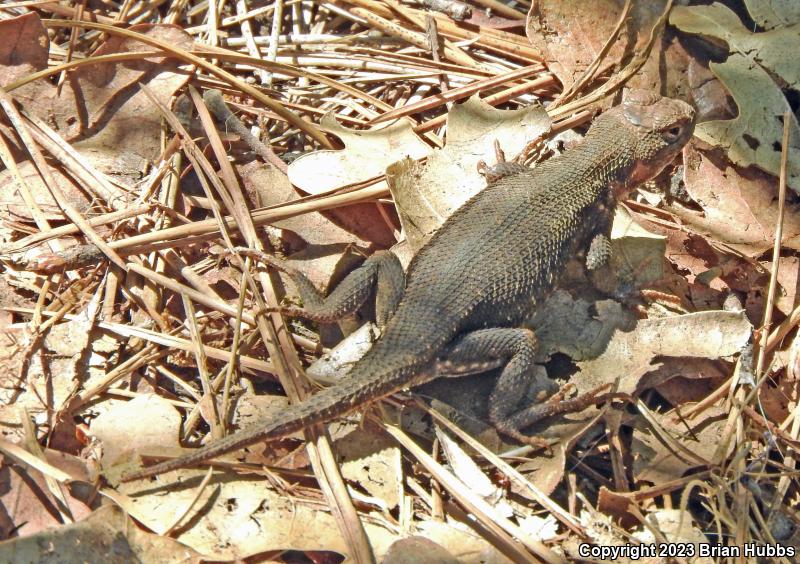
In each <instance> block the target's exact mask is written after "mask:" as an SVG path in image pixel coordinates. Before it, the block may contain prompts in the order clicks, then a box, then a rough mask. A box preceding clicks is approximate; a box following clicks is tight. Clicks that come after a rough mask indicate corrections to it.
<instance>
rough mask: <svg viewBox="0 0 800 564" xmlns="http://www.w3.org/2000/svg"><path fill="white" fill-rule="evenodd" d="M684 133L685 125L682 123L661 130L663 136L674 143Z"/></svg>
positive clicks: (668, 141) (665, 139)
mask: <svg viewBox="0 0 800 564" xmlns="http://www.w3.org/2000/svg"><path fill="white" fill-rule="evenodd" d="M681 133H683V127H682V126H680V125H673V126H672V127H669V128H667V129H664V130H662V131H661V138H662V139H663V140H664V141H666V142H667V143H674V142H675V141H677V140H678V138H679V137H680V136H681Z"/></svg>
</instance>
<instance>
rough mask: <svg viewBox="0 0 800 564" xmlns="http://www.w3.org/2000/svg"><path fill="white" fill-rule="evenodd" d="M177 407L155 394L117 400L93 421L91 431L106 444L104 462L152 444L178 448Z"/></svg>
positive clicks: (139, 451) (111, 462) (178, 424)
mask: <svg viewBox="0 0 800 564" xmlns="http://www.w3.org/2000/svg"><path fill="white" fill-rule="evenodd" d="M180 426H181V418H180V414H179V413H178V410H177V409H175V406H173V405H172V404H171V403H169V402H168V401H167V400H165V399H164V398H162V397H160V396H157V395H155V394H145V395H141V396H138V397H136V398H134V399H132V400H131V401H128V402H124V403H122V402H120V403H117V404H116V406H115V408H114V409H109V410H108V411H105V412H104V413H102V414H100V415H99V416H98V417H97V418H96V419H95V420H94V421H92V425H91V431H92V434H94V435H95V436H96V437H97V438H98V439H99V440H100V442H101V443H102V445H103V464H104V465H105V466H109V465H111V464H115V463H117V462H119V461H120V459H122V458H124V457H127V456H130V455H131V453H141V452H142V451H143V450H144V449H147V448H151V447H164V448H169V447H178V446H180V444H179V442H178V432H179V430H180Z"/></svg>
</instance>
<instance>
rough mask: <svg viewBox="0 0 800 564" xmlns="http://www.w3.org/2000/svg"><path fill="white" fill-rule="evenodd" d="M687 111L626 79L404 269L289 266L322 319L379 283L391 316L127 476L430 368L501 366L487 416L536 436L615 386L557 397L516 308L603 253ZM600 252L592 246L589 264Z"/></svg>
mask: <svg viewBox="0 0 800 564" xmlns="http://www.w3.org/2000/svg"><path fill="white" fill-rule="evenodd" d="M694 124H695V112H694V109H693V108H692V106H690V105H689V104H687V103H685V102H683V101H680V100H676V99H672V98H667V97H662V96H660V95H658V94H656V93H652V92H648V91H640V90H631V91H628V92H627V94H626V96H625V97H624V98H623V102H622V104H620V105H618V106H616V107H613V108H611V109H609V110H607V111H606V112H604V113H603V114H601V115H600V116H599V117H597V118H596V119H595V121H594V123H593V124H592V126H591V127H590V128H589V131H588V132H587V134H586V136H585V138H584V139H583V141H582V142H581V143H580V144H579V145H577V146H575V147H572V148H570V149H568V150H567V151H565V152H564V153H563V154H561V155H559V156H557V157H554V158H551V159H549V160H548V161H546V162H544V163H541V164H539V165H538V166H536V167H535V168H532V169H531V168H527V167H522V166H521V165H520V166H512V167H505V169H506V170H505V171H504V172H503V173H501V174H500V175H498V177H497V178H495V179H493V180H491V181H489V182H488V183H487V186H486V187H485V188H484V189H483V190H482V191H480V192H478V193H477V194H476V195H475V196H473V197H472V198H471V199H469V200H468V201H467V202H466V203H465V204H463V205H462V206H461V207H460V208H458V209H457V210H456V211H455V212H454V213H453V214H452V215H451V216H450V217H449V218H448V219H447V220H446V221H445V222H444V223H443V224H442V226H441V227H440V228H439V230H438V231H437V232H436V233H435V234H434V235H433V236H432V237H431V238H430V239H429V240H428V242H427V243H426V244H425V245H423V247H422V248H421V249H420V250H419V251H418V252H417V254H416V255H415V256H414V258H413V259H412V260H411V262H410V264H409V267H408V270H407V273H406V274H405V276H404V274H403V269H402V267H401V266H400V263H399V260H398V259H397V257H396V256H395V255H393V254H392V253H390V252H381V253H376V254H374V255H373V256H371V257H370V258H369V259H367V260H366V261H365V263H364V264H363V265H362V266H361V267H359V268H358V269H356V270H355V271H354V272H353V273H351V275H350V276H348V277H346V278H345V279H344V280H343V281H342V282H341V283H340V284H339V285H338V286H337V287H336V288H335V289H334V290H333V291H332V292H331V295H330V296H328V297H327V299H324V298H322V296H321V295H319V294H318V293H317V292H316V289H315V288H314V287H313V285H312V284H311V283H310V282H308V281H307V280H306V281H305V282H303V277H302V276H298V273H296V272H290V274H292V275H293V278H294V279H295V280H296V281H298V283H299V284H298V287H299V289H300V291H301V292H300V293H301V295H304V297H305V296H307V297H308V299H306V302H305V304H306V309H305V310H303V311H295V312H294V313H301V314H304V315H306V316H307V317H310V318H312V319H318V320H322V321H325V320H331V319H334V318H336V317H337V316H339V317H341V316H342V315H343V314H344V313H345V312H346V311H352V310H354V309H355V308H357V307H358V306H359V305H360V304H362V303H363V302H365V301H366V300H367V299H368V297H369V293H370V287H371V286H375V285H377V294H378V299H377V305H376V310H379V311H378V312H377V317H378V318H379V321H380V322H382V323H384V324H385V326H384V327H383V331H382V333H381V335H380V337H379V338H378V339H377V340H376V342H375V343H374V344H373V345H372V347H371V348H370V350H369V351H368V352H367V353H366V354H365V355H364V356H363V357H362V358H361V359H360V360H359V361H357V362H356V363H354V364H353V366H352V367H351V369H350V370H349V371H348V372H347V374H345V375H344V376H343V377H342V379H341V380H340V381H339V382H338V383H337V384H335V385H334V386H331V387H328V388H324V389H322V390H321V391H319V392H317V393H315V394H313V395H312V396H310V397H309V398H308V399H306V400H305V401H303V402H300V403H297V404H294V405H290V406H289V407H288V408H287V409H286V410H284V411H283V412H282V413H281V414H279V415H276V416H275V417H274V418H272V419H271V420H268V421H266V422H264V423H262V424H259V425H257V426H254V427H250V428H245V429H243V430H239V431H237V432H235V433H233V434H231V435H229V436H227V437H224V438H222V439H219V440H216V441H213V442H211V443H210V444H208V445H206V446H203V447H201V448H199V449H197V450H196V451H194V452H192V453H189V454H186V455H184V456H180V457H178V458H175V459H172V460H167V461H164V462H161V463H158V464H155V465H153V466H149V467H145V468H143V469H140V470H138V471H134V472H131V473H129V474H127V475H125V476H123V481H131V480H135V479H141V478H145V477H149V476H153V475H156V474H160V473H163V472H166V471H170V470H174V469H177V468H182V467H185V466H189V465H195V464H197V463H200V462H203V461H206V460H209V459H211V458H214V457H217V456H219V455H222V454H225V453H228V452H231V451H234V450H237V449H239V448H242V447H244V446H247V445H250V444H253V443H256V442H259V441H269V440H274V439H278V438H281V437H284V436H286V435H289V434H291V433H294V432H297V431H299V430H302V429H304V428H306V427H308V426H310V425H314V424H318V423H324V422H326V421H329V420H331V419H334V418H336V417H339V416H342V415H344V414H346V413H349V412H351V411H353V410H355V409H357V408H358V407H360V406H362V405H363V404H365V403H367V402H370V401H373V400H377V399H380V398H382V397H386V396H388V395H390V394H392V393H394V392H397V391H400V390H402V389H405V388H408V387H413V386H416V385H419V384H422V383H424V382H428V381H430V380H433V379H435V378H438V377H442V376H458V375H463V374H467V373H470V374H472V373H475V372H477V371H483V370H485V369H489V368H496V367H500V368H501V371H500V376H499V377H498V380H497V383H496V384H495V387H494V390H493V391H492V393H491V396H490V398H489V405H490V407H489V419H490V421H491V423H492V424H493V425H494V426H495V427H496V428H497V429H498V431H500V432H502V433H504V434H506V435H508V436H511V437H513V438H515V439H517V440H520V441H524V442H528V443H530V444H536V445H538V446H541V445H540V443H538V442H537V441H536V439H537V438H536V437H528V436H527V435H525V434H524V433H523V432H522V430H523V429H525V428H526V427H528V426H530V425H532V424H533V423H536V422H538V421H540V420H542V419H544V418H547V417H551V416H554V415H558V414H563V413H567V412H574V411H578V410H582V409H585V408H586V407H589V406H590V405H595V404H599V403H602V402H604V401H607V400H608V399H610V396H613V394H603V395H597V394H596V392H597V391H598V390H595V391H593V392H590V393H588V394H586V395H584V396H580V397H577V398H571V399H563V398H562V397H560V396H561V394H560V393H559V392H558V388H557V385H556V383H555V382H554V381H552V380H549V379H545V380H548V381H547V382H542V381H538V380H537V379H534V378H532V377H531V376H530V374H531V371H532V368H533V358H534V355H535V353H536V350H537V343H536V337H535V334H534V332H533V331H532V330H531V329H528V328H524V327H521V325H522V322H523V321H524V320H525V319H527V318H529V317H530V315H531V314H532V313H533V311H534V310H535V308H536V304H537V302H540V301H541V300H542V299H543V298H545V297H546V296H547V294H548V293H549V292H550V291H551V290H552V289H553V287H554V286H555V285H556V283H557V282H558V279H559V277H560V275H561V274H562V271H563V270H564V268H565V265H566V263H567V261H568V260H570V258H571V257H572V256H574V255H575V254H576V253H585V252H587V251H589V252H588V254H589V255H590V256H593V255H598V256H603V255H606V254H607V253H606V252H605V251H604V249H606V248H607V247H608V240H609V237H610V231H611V223H612V218H613V213H614V209H615V206H616V204H617V202H619V201H620V200H621V199H623V198H625V197H626V196H627V195H628V193H629V192H630V191H631V190H632V189H633V188H635V187H636V186H637V185H638V184H641V183H643V182H645V181H647V180H649V179H651V178H653V177H654V176H656V175H657V174H658V173H659V172H660V171H661V170H663V169H664V167H665V166H667V165H668V164H670V163H671V162H672V161H673V160H674V159H675V157H676V156H677V154H678V153H679V152H680V151H681V149H682V148H683V146H684V145H685V144H686V142H687V141H688V140H689V139H690V138H691V136H692V134H693V130H694ZM595 251H599V252H595ZM587 258H590V257H587ZM601 262H602V261H598V260H593V261H588V260H587V268H596V267H597V266H598V264H596V263H601ZM539 380H541V379H539ZM543 396H548V397H549V398H550V399H548V400H547V401H535V402H533V403H532V405H528V406H520V405H519V403H520V402H521V401H522V400H523V399H524V398H526V397H537V398H539V399H542V398H543ZM554 398H555V399H554ZM539 440H541V439H539Z"/></svg>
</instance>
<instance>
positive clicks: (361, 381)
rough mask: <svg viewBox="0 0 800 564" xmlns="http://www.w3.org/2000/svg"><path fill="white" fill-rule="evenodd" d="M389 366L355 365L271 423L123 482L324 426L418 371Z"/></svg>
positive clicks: (412, 364)
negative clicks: (366, 370)
mask: <svg viewBox="0 0 800 564" xmlns="http://www.w3.org/2000/svg"><path fill="white" fill-rule="evenodd" d="M408 360H409V362H407V363H402V365H400V364H399V363H393V364H394V367H393V368H388V369H386V370H378V371H375V372H373V373H372V374H361V372H362V370H358V368H359V365H360V364H361V363H357V364H356V366H355V367H354V370H353V371H352V372H351V373H349V374H348V375H347V376H345V377H344V378H343V379H342V380H341V381H340V382H339V383H338V384H336V385H335V386H332V387H330V388H325V389H323V390H321V391H320V392H318V393H316V394H314V395H312V396H311V397H309V398H308V399H307V400H306V401H304V402H301V403H297V404H293V405H290V406H289V407H288V408H287V409H285V410H284V411H282V412H281V413H280V415H277V416H276V417H274V418H273V419H271V420H268V421H266V422H265V423H261V424H258V425H254V426H252V427H249V428H246V429H243V430H241V431H238V432H236V433H234V434H232V435H228V436H227V437H224V438H222V439H219V440H217V441H214V442H212V443H211V444H209V445H206V446H204V447H201V448H199V449H197V450H196V451H194V452H192V453H190V454H186V455H184V456H180V457H178V458H175V459H172V460H167V461H165V462H161V463H159V464H156V465H154V466H149V467H147V468H143V469H141V470H138V471H135V472H131V473H129V474H126V475H125V476H123V478H122V481H123V482H130V481H132V480H138V479H141V478H147V477H150V476H155V475H157V474H161V473H164V472H169V471H171V470H176V469H178V468H184V467H186V466H192V465H195V464H197V463H199V462H203V461H205V460H208V459H211V458H215V457H217V456H220V455H222V454H225V453H228V452H231V451H234V450H237V449H240V448H242V447H245V446H247V445H251V444H254V443H257V442H259V441H268V440H274V439H278V438H281V437H285V436H287V435H290V434H292V433H295V432H297V431H300V430H302V429H305V428H306V427H308V426H310V425H315V424H318V423H324V422H326V421H329V420H331V419H334V418H335V417H339V416H341V415H344V414H346V413H349V412H350V411H353V410H354V409H356V408H358V407H360V406H361V405H362V404H364V402H365V401H369V400H374V399H378V398H381V397H384V396H387V395H389V394H391V393H393V392H396V391H398V390H400V389H403V388H405V387H407V386H408V385H409V383H410V382H409V380H411V379H414V377H415V375H417V374H418V373H419V372H420V367H419V366H418V365H419V364H420V361H419V359H413V357H412V358H409V359H408Z"/></svg>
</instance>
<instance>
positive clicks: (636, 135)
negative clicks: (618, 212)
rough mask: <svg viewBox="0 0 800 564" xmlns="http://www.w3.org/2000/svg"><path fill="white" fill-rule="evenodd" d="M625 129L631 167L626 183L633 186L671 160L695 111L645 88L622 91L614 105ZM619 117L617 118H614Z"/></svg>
mask: <svg viewBox="0 0 800 564" xmlns="http://www.w3.org/2000/svg"><path fill="white" fill-rule="evenodd" d="M615 110H616V111H617V112H618V114H617V115H618V116H621V117H622V122H623V127H624V128H625V129H626V130H627V131H628V132H629V134H630V136H631V137H630V139H631V140H632V144H633V151H634V162H635V164H634V168H633V170H632V171H631V172H630V174H629V176H628V181H627V182H626V183H625V184H626V187H628V188H633V187H634V186H636V185H637V184H641V183H642V182H645V181H647V180H650V179H651V178H653V177H654V176H656V175H657V174H658V173H659V172H661V170H662V169H663V168H664V167H665V166H667V165H668V164H669V163H671V162H672V161H673V160H674V159H675V156H676V155H677V154H678V153H679V152H680V151H681V149H683V146H684V145H686V143H687V142H688V141H689V139H690V138H691V137H692V133H693V132H694V120H695V111H694V108H692V107H691V106H690V105H689V104H687V103H686V102H682V101H681V100H675V99H673V98H664V97H662V96H660V95H659V94H656V93H654V92H650V91H646V90H629V91H627V92H626V95H625V98H624V100H623V102H622V106H620V107H619V108H615ZM618 119H619V118H618Z"/></svg>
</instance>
